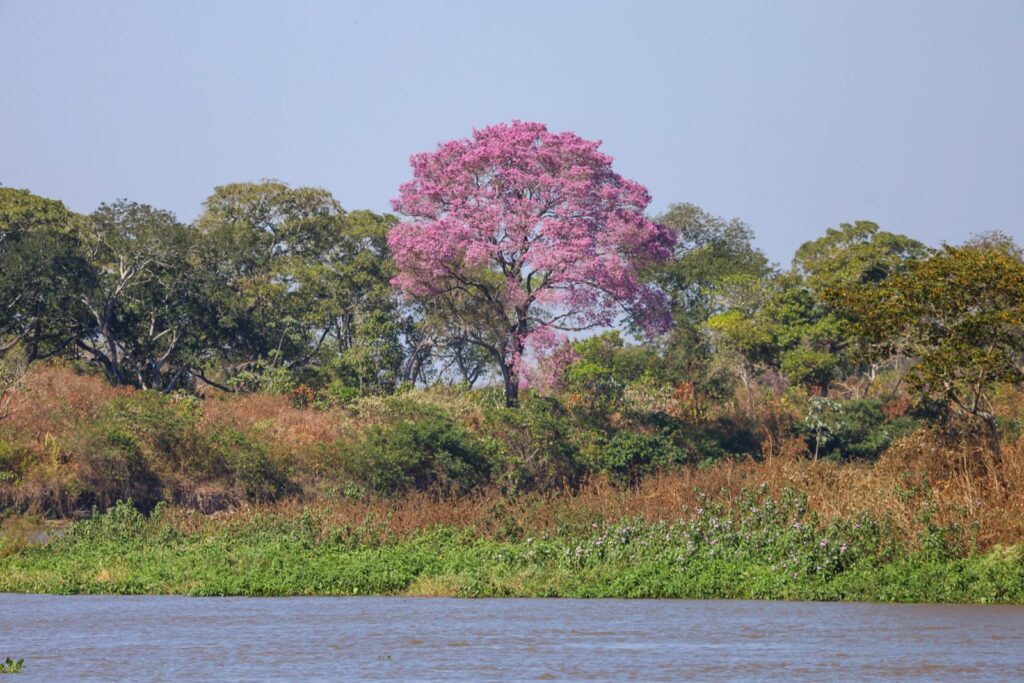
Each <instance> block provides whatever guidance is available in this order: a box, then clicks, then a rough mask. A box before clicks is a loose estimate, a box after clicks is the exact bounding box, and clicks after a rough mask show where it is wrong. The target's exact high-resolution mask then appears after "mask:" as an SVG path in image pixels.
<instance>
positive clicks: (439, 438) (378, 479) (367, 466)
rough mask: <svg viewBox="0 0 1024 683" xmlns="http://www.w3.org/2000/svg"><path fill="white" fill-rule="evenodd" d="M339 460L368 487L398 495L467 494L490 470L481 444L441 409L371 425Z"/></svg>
mask: <svg viewBox="0 0 1024 683" xmlns="http://www.w3.org/2000/svg"><path fill="white" fill-rule="evenodd" d="M341 451H342V461H343V464H344V465H345V466H346V467H347V468H349V469H350V470H352V472H353V473H354V474H355V475H356V476H357V477H358V478H359V479H361V480H362V481H364V482H365V483H366V485H367V486H369V487H370V488H371V489H372V490H374V491H376V492H377V493H380V494H383V495H389V496H390V495H396V494H400V493H403V492H405V491H408V490H410V489H418V490H421V491H423V490H428V489H436V490H438V491H441V492H444V493H449V494H450V493H465V492H467V491H469V490H471V489H473V488H474V487H476V486H479V485H481V484H483V483H486V482H487V480H488V476H489V474H490V463H489V461H488V458H487V455H486V452H485V449H484V447H483V445H482V444H481V443H480V442H479V441H478V440H477V439H474V438H473V437H472V436H470V435H469V434H468V433H467V432H466V430H465V429H464V428H463V427H462V426H461V425H457V424H455V423H454V422H452V421H451V420H450V419H449V418H447V417H446V416H444V415H442V414H441V413H439V412H434V411H426V410H425V411H423V412H422V413H421V415H420V417H419V418H418V419H415V420H412V419H404V418H403V419H400V420H399V421H397V422H395V423H393V424H390V425H377V426H374V427H371V428H370V429H369V430H368V431H367V433H366V436H365V437H364V439H363V440H362V441H361V442H357V443H355V444H351V445H349V444H346V445H342V447H341Z"/></svg>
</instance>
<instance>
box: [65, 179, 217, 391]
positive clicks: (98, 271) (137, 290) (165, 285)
mask: <svg viewBox="0 0 1024 683" xmlns="http://www.w3.org/2000/svg"><path fill="white" fill-rule="evenodd" d="M194 237H195V232H194V230H192V229H191V228H189V227H187V226H185V225H183V224H182V223H179V222H178V220H177V219H176V218H175V217H174V214H172V213H170V212H169V211H162V210H159V209H155V208H153V207H151V206H148V205H146V204H138V203H135V202H130V201H127V200H123V199H122V200H119V201H116V202H114V203H113V204H101V205H100V207H99V208H98V209H97V210H96V211H95V212H93V213H92V214H91V215H90V216H89V217H88V219H87V220H85V221H83V222H82V226H81V230H80V238H81V242H82V244H83V246H84V249H85V251H86V253H87V255H88V259H89V264H90V268H91V277H90V280H89V282H90V286H89V287H88V288H87V289H86V290H85V291H84V292H83V296H82V303H83V305H84V308H85V312H84V314H83V315H82V316H80V325H79V334H78V336H77V339H76V344H77V345H78V347H79V348H80V349H81V350H82V351H84V352H85V353H86V354H87V356H88V357H89V359H90V360H91V361H93V362H94V363H96V364H97V365H99V366H100V367H101V368H102V369H103V371H104V373H105V374H106V375H107V377H108V379H109V380H110V381H111V383H113V384H114V385H119V384H134V385H136V386H140V387H143V388H148V389H159V390H164V391H170V390H171V389H173V388H175V387H177V386H178V385H179V384H180V383H181V381H182V380H183V379H184V378H186V377H187V376H188V375H189V374H191V372H192V371H193V369H194V368H195V367H196V366H197V365H198V364H199V362H200V358H201V357H202V356H203V355H204V352H205V344H206V339H207V328H208V326H207V324H206V323H207V320H206V319H205V316H204V305H205V304H204V302H203V298H202V296H201V295H200V293H199V291H198V289H197V287H196V284H197V281H198V277H197V274H196V273H195V265H194V251H195V250H194V246H195V240H194Z"/></svg>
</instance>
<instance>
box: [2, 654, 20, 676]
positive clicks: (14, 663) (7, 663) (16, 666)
mask: <svg viewBox="0 0 1024 683" xmlns="http://www.w3.org/2000/svg"><path fill="white" fill-rule="evenodd" d="M24 665H25V660H24V659H11V658H10V657H8V658H6V659H5V660H4V661H2V662H0V674H16V673H21V669H22V667H23V666H24Z"/></svg>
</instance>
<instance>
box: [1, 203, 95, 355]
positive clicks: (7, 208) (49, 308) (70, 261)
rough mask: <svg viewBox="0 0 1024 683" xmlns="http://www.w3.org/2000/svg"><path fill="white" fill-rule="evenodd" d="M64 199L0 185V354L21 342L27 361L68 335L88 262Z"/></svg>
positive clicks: (54, 349) (59, 346)
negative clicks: (62, 200)
mask: <svg viewBox="0 0 1024 683" xmlns="http://www.w3.org/2000/svg"><path fill="white" fill-rule="evenodd" d="M75 220H76V217H75V215H74V214H73V213H72V212H71V211H69V210H68V209H67V208H66V207H65V206H64V204H62V203H61V202H59V201H55V200H52V199H45V198H43V197H39V196H37V195H34V194H32V193H31V192H29V191H28V190H16V189H13V188H7V187H0V357H3V355H4V354H6V353H7V352H9V351H10V350H12V349H13V348H15V347H16V346H19V345H21V346H23V347H24V349H25V355H26V357H27V360H28V361H29V362H31V361H33V360H36V359H39V358H46V357H48V356H52V355H54V354H56V353H60V352H61V351H63V350H64V349H65V348H66V347H67V346H68V345H69V344H70V343H71V341H72V340H73V337H74V335H73V326H72V320H73V318H74V316H75V314H76V312H77V311H78V309H79V307H80V301H79V299H80V292H81V291H82V289H83V288H84V287H85V286H86V283H87V280H88V277H89V268H88V265H87V263H86V261H85V258H84V256H83V254H82V251H81V249H80V245H79V242H78V239H77V235H76V234H75V230H74V223H75Z"/></svg>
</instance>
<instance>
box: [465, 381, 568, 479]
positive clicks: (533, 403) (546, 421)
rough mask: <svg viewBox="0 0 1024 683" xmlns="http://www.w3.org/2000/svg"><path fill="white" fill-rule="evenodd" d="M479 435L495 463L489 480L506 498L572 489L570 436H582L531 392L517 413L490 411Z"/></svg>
mask: <svg viewBox="0 0 1024 683" xmlns="http://www.w3.org/2000/svg"><path fill="white" fill-rule="evenodd" d="M483 431H484V433H485V434H486V435H487V439H488V442H489V443H490V444H491V446H492V449H493V451H494V453H495V458H496V460H497V464H498V467H497V471H496V472H495V476H494V480H495V481H496V482H497V483H499V484H500V485H501V486H502V488H503V489H504V490H505V491H507V492H519V491H535V490H547V489H552V488H560V487H563V486H571V485H573V484H575V482H576V479H577V476H578V474H579V469H580V467H579V462H578V461H579V452H578V450H577V447H576V445H575V444H574V443H573V438H572V435H573V434H576V435H579V434H580V433H582V432H583V430H582V429H581V428H580V427H578V426H573V425H571V424H570V423H569V419H568V416H567V414H566V411H565V408H563V407H562V405H561V404H560V403H559V402H558V401H556V400H555V399H553V398H548V397H542V396H537V395H535V394H533V393H532V392H531V393H529V394H526V395H524V396H523V400H522V403H521V405H520V407H519V408H518V409H509V408H505V407H498V408H494V409H493V410H491V411H489V412H488V413H487V415H486V418H485V421H484V426H483Z"/></svg>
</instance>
